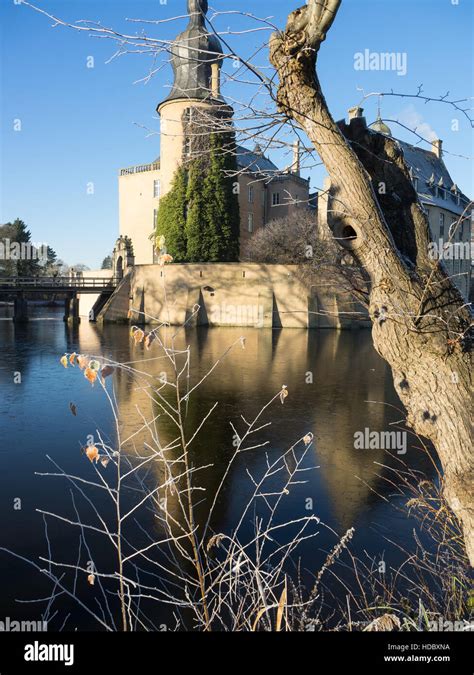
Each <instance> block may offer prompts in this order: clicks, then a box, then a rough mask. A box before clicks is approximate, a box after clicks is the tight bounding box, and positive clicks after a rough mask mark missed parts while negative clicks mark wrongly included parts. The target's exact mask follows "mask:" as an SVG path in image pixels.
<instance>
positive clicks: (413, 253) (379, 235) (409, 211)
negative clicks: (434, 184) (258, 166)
mask: <svg viewBox="0 0 474 675" xmlns="http://www.w3.org/2000/svg"><path fill="white" fill-rule="evenodd" d="M339 5H340V0H309V2H308V4H307V6H305V7H302V8H301V9H299V10H297V11H296V12H293V13H292V14H290V16H289V18H288V23H287V27H286V31H285V32H284V33H278V34H275V35H274V36H273V38H272V41H271V45H270V52H271V61H272V64H273V65H274V66H275V68H276V69H277V72H278V75H279V82H280V85H279V90H278V105H279V108H280V110H281V111H283V112H284V113H285V114H286V115H288V117H289V118H292V119H293V120H294V121H295V122H296V123H297V124H298V126H300V127H301V128H302V129H303V130H304V131H305V132H306V134H307V135H308V137H309V138H310V140H311V142H312V143H313V145H314V147H315V149H316V151H317V152H318V154H319V156H320V157H321V159H322V161H323V163H324V165H325V167H326V169H327V171H328V173H329V176H330V178H331V182H332V219H331V220H332V230H333V233H334V236H335V237H336V238H337V239H338V240H339V241H340V243H341V245H343V246H344V247H345V248H348V249H350V250H351V252H352V253H353V255H354V256H355V257H356V259H357V261H358V262H359V264H360V265H361V267H362V268H363V269H364V270H365V272H366V273H367V274H368V276H369V277H370V284H371V289H370V306H369V312H370V317H371V320H372V324H373V331H372V334H373V341H374V345H375V348H376V349H377V351H378V352H379V354H380V355H381V356H382V357H383V358H384V359H385V360H386V361H387V362H388V363H389V364H390V366H391V367H392V371H393V378H394V383H395V388H396V390H397V392H398V394H399V396H400V398H401V400H402V402H403V404H404V405H405V407H406V409H407V412H408V416H407V421H408V424H409V425H410V426H411V427H412V428H413V430H414V431H415V432H416V433H417V434H420V435H422V436H424V437H426V438H428V439H429V440H430V441H432V442H433V444H434V446H435V448H436V450H437V452H438V455H439V458H440V460H441V463H442V467H443V472H444V494H445V497H446V499H447V502H448V503H449V505H450V507H451V509H452V510H453V511H454V513H455V514H456V516H457V517H458V519H459V521H460V523H461V525H462V528H463V532H464V539H465V543H466V549H467V553H468V556H469V559H470V562H471V565H474V497H473V489H472V488H473V483H474V481H473V478H474V461H473V455H472V451H471V448H472V426H471V421H470V413H471V405H472V404H471V395H470V392H471V359H470V351H471V332H470V331H471V318H472V315H471V312H470V309H469V307H468V306H466V305H465V302H464V300H463V298H462V296H461V294H460V293H459V291H458V290H457V288H456V287H455V286H454V285H453V284H452V282H451V280H450V279H449V278H448V277H447V275H446V272H445V270H444V267H443V266H442V265H440V264H439V263H436V261H433V260H430V258H429V255H428V244H429V228H428V222H427V220H426V217H425V215H424V213H423V211H422V209H421V207H420V205H419V203H418V200H417V195H416V192H415V190H414V188H413V187H412V184H411V180H410V175H409V171H408V168H407V166H406V164H405V161H404V159H403V155H402V152H401V151H400V150H399V147H398V146H397V145H396V143H395V142H394V141H393V140H392V139H390V138H387V137H384V136H382V135H380V134H375V133H373V132H371V131H370V130H368V129H367V128H366V127H365V126H364V125H361V124H358V123H357V120H355V121H354V123H353V124H351V125H341V128H340V127H339V126H338V125H337V124H336V123H335V122H334V120H333V119H332V117H331V115H330V113H329V110H328V107H327V104H326V101H325V99H324V96H323V94H322V92H321V89H320V85H319V81H318V78H317V75H316V58H317V52H318V50H319V47H320V44H321V42H322V41H323V40H324V39H325V34H326V32H327V30H328V29H329V28H330V26H331V25H332V22H333V21H334V18H335V16H336V13H337V10H338V8H339ZM343 132H344V133H343ZM381 182H383V183H385V186H386V194H385V195H383V196H380V197H377V194H376V189H374V186H375V187H377V186H378V185H379V184H380V183H381ZM349 236H350V239H349V238H348V237H349Z"/></svg>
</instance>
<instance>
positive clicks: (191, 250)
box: [186, 158, 210, 262]
mask: <svg viewBox="0 0 474 675" xmlns="http://www.w3.org/2000/svg"><path fill="white" fill-rule="evenodd" d="M205 171H206V168H205V163H204V160H202V159H200V158H199V159H194V160H193V161H192V162H190V163H189V164H188V185H187V190H186V204H187V213H186V250H187V261H188V262H208V261H209V245H210V244H209V239H210V237H209V236H208V233H207V231H206V228H207V223H206V221H205V207H206V205H205V200H204V190H203V188H204V173H205Z"/></svg>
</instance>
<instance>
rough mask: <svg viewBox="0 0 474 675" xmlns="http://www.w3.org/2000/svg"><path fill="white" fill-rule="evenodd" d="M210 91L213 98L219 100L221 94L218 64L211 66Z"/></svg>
mask: <svg viewBox="0 0 474 675" xmlns="http://www.w3.org/2000/svg"><path fill="white" fill-rule="evenodd" d="M211 89H212V96H213V98H219V96H220V94H221V83H220V68H219V64H218V63H213V64H212V66H211Z"/></svg>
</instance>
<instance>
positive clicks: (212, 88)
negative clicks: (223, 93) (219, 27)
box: [159, 0, 223, 107]
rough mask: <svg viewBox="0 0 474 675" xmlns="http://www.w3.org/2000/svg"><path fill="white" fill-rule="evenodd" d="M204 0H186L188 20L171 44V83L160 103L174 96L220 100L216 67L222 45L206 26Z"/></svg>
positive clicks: (220, 55)
mask: <svg viewBox="0 0 474 675" xmlns="http://www.w3.org/2000/svg"><path fill="white" fill-rule="evenodd" d="M207 11H208V0H188V13H189V22H188V25H187V27H186V29H185V30H184V31H183V32H182V33H181V34H180V35H178V37H177V38H176V40H175V41H174V42H173V44H172V46H171V65H172V66H173V74H174V84H173V88H172V90H171V93H170V95H169V96H168V97H167V98H166V100H165V101H163V102H162V103H161V104H160V106H159V107H161V105H163V103H166V102H168V101H173V100H177V99H183V98H184V99H190V100H212V99H216V98H217V99H220V94H219V86H218V82H219V70H220V67H221V63H222V58H223V53H222V47H221V43H220V41H219V39H218V38H217V36H215V35H213V34H211V33H209V31H208V30H207V29H206V25H205V19H206V13H207Z"/></svg>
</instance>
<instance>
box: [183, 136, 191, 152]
mask: <svg viewBox="0 0 474 675" xmlns="http://www.w3.org/2000/svg"><path fill="white" fill-rule="evenodd" d="M184 156H185V157H190V156H191V139H190V138H189V136H186V138H185V139H184Z"/></svg>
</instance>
